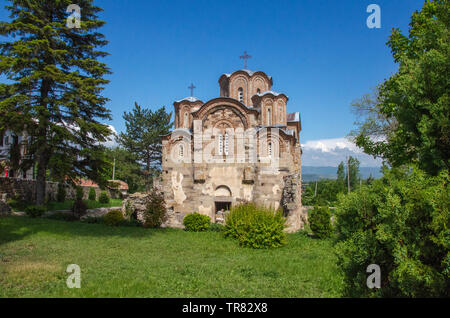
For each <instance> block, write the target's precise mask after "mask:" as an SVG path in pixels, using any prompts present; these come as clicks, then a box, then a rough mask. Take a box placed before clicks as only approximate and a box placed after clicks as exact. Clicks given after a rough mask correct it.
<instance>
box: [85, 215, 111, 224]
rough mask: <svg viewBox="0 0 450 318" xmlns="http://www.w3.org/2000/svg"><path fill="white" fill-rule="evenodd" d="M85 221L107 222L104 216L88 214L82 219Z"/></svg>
mask: <svg viewBox="0 0 450 318" xmlns="http://www.w3.org/2000/svg"><path fill="white" fill-rule="evenodd" d="M80 221H81V222H83V223H89V224H101V223H105V219H104V217H103V216H86V217H84V218H82V219H80Z"/></svg>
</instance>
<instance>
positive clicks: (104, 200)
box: [98, 191, 109, 204]
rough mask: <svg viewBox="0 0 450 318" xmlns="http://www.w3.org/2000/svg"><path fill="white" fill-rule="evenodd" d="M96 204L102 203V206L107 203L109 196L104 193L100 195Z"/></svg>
mask: <svg viewBox="0 0 450 318" xmlns="http://www.w3.org/2000/svg"><path fill="white" fill-rule="evenodd" d="M98 202H100V203H103V204H107V203H109V196H108V194H107V193H106V192H105V191H103V192H102V193H100V196H99V197H98Z"/></svg>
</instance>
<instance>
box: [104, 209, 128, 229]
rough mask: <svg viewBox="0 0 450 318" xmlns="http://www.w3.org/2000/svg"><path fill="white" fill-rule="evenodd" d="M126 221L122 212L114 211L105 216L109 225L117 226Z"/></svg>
mask: <svg viewBox="0 0 450 318" xmlns="http://www.w3.org/2000/svg"><path fill="white" fill-rule="evenodd" d="M123 220H124V218H123V214H122V211H120V210H112V211H109V212H108V213H106V214H105V216H104V221H105V223H106V224H108V225H112V226H117V225H119V224H120V223H122V222H123Z"/></svg>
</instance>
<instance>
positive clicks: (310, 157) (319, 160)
mask: <svg viewBox="0 0 450 318" xmlns="http://www.w3.org/2000/svg"><path fill="white" fill-rule="evenodd" d="M302 148H303V155H302V165H303V166H332V167H337V166H338V165H339V163H340V162H341V161H345V159H346V157H347V156H352V157H356V158H357V159H358V160H359V161H360V162H361V167H379V166H381V159H378V158H377V159H374V158H373V157H372V156H370V155H367V154H365V153H364V152H363V151H362V149H360V148H358V146H356V145H355V144H354V143H353V142H351V141H350V140H348V139H347V138H331V139H319V140H309V141H307V142H306V143H305V144H302Z"/></svg>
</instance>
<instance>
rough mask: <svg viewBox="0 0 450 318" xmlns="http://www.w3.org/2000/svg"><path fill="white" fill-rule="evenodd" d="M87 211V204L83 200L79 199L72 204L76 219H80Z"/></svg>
mask: <svg viewBox="0 0 450 318" xmlns="http://www.w3.org/2000/svg"><path fill="white" fill-rule="evenodd" d="M86 212H87V205H86V203H84V201H83V200H80V199H77V200H75V202H74V203H73V206H72V215H73V216H74V217H75V218H76V219H80V218H81V217H82V216H83V215H85V214H86Z"/></svg>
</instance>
